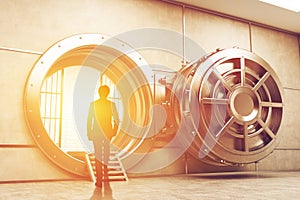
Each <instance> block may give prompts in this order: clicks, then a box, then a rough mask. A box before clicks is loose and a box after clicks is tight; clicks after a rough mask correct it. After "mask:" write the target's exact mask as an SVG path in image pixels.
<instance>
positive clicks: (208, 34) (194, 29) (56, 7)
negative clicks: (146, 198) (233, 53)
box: [0, 0, 300, 182]
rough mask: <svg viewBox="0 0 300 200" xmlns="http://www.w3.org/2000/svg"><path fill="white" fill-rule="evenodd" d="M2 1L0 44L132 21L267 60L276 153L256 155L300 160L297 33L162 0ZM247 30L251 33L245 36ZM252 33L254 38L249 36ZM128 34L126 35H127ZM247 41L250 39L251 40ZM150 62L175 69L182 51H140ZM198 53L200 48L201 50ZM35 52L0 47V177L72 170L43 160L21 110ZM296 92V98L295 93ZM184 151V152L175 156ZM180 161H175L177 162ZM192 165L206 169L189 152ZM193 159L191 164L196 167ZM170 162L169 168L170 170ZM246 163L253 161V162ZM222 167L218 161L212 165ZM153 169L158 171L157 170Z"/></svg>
mask: <svg viewBox="0 0 300 200" xmlns="http://www.w3.org/2000/svg"><path fill="white" fill-rule="evenodd" d="M71 2H72V3H70V1H55V0H49V1H38V0H36V1H29V0H24V1H1V2H0V7H1V8H2V11H1V12H0V26H1V29H0V35H1V41H0V47H9V48H18V49H25V50H30V51H38V52H44V51H46V49H47V48H49V47H50V46H51V45H52V44H54V43H55V42H57V41H59V40H61V39H63V38H66V37H68V36H71V35H74V34H79V33H102V34H107V35H111V36H113V35H117V34H120V33H124V32H126V31H130V30H133V29H137V28H145V27H151V28H164V29H169V30H172V31H176V32H178V33H182V31H183V24H182V20H183V17H184V18H185V33H186V36H187V37H189V38H191V39H192V40H194V41H195V42H196V43H198V44H199V45H200V46H201V47H202V48H203V49H204V50H205V51H206V52H211V51H214V50H215V49H216V48H227V47H232V46H239V47H241V48H245V49H248V50H250V48H252V50H253V51H254V52H255V53H257V54H258V55H260V56H261V57H263V58H264V59H265V60H267V61H268V62H269V63H270V64H271V66H272V67H273V68H274V70H275V71H276V73H277V74H278V75H279V76H280V80H281V82H282V84H283V87H284V91H285V98H284V100H285V109H284V110H285V112H284V120H283V125H282V127H281V129H280V134H281V135H282V136H283V137H282V140H281V143H280V145H279V146H278V147H277V148H276V150H275V151H274V153H273V154H272V155H271V156H269V157H268V158H266V159H264V160H263V161H261V162H260V163H259V164H258V165H259V169H263V170H299V169H300V166H299V163H300V156H299V155H300V154H299V150H300V135H299V134H298V130H299V129H300V124H299V123H298V122H297V114H298V113H299V112H300V102H299V101H300V100H299V99H300V87H299V86H300V84H299V83H300V78H299V77H300V64H299V44H298V37H297V36H295V35H290V34H287V33H281V32H277V31H274V30H269V29H267V28H261V27H256V26H251V34H250V32H249V24H247V23H242V22H238V21H234V20H231V19H225V18H222V17H218V16H214V15H211V14H206V13H203V12H199V11H197V10H194V9H185V10H184V14H183V13H182V7H181V6H178V5H172V4H169V3H165V2H160V1H151V0H126V1H124V0H112V1H105V0H101V1H99V0H80V1H79V0H74V1H71ZM250 35H251V37H250ZM250 38H251V39H252V40H251V41H252V42H250ZM125 42H126V41H125ZM251 45H252V46H251ZM141 54H142V55H143V56H144V57H145V59H146V60H148V61H149V62H156V63H157V62H158V61H157V60H159V61H160V62H159V64H161V65H165V66H168V67H172V68H173V69H174V70H177V69H178V68H179V67H180V65H181V63H180V61H181V59H180V58H178V56H177V57H176V58H174V55H169V54H167V53H166V54H157V53H153V52H147V51H144V52H141ZM199 56H201V55H199ZM37 59H38V55H35V54H28V53H19V52H13V51H8V50H1V51H0V68H1V73H0V91H1V99H0V109H1V111H2V114H1V115H0V158H1V163H0V169H1V172H0V181H2V182H3V181H17V180H45V179H47V180H48V179H68V178H75V177H74V176H72V175H70V174H68V173H66V172H65V171H63V170H61V169H59V168H58V167H56V166H55V165H54V164H52V163H51V162H49V161H48V160H47V158H46V157H45V156H44V155H43V154H42V153H41V152H40V150H39V149H38V148H37V147H36V145H35V144H34V142H33V140H32V138H31V135H30V133H29V131H28V129H27V127H26V123H25V118H24V113H23V90H24V86H25V83H26V78H27V76H28V75H29V73H30V70H31V68H32V66H33V65H34V63H35V61H36V60H37ZM298 96H299V98H298ZM181 159H184V158H181ZM178 163H179V164H178ZM188 163H189V165H190V166H188V167H189V169H190V171H191V172H196V171H208V169H209V168H210V167H209V166H208V167H204V168H202V167H197V166H199V162H198V161H195V160H193V159H192V158H191V159H189V162H188ZM175 165H180V166H178V167H169V168H167V169H165V171H164V170H162V171H161V173H162V174H165V172H166V171H167V172H168V173H178V172H183V171H184V170H183V169H185V162H182V161H181V160H180V161H178V162H176V163H175ZM195 166H196V167H195ZM168 169H169V171H168ZM245 169H254V167H253V165H251V166H247V167H246V168H245ZM216 170H220V169H216ZM158 174H159V173H158Z"/></svg>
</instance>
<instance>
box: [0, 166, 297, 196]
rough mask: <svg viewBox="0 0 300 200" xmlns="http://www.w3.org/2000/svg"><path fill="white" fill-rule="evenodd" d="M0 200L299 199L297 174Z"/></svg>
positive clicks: (221, 176) (161, 181)
mask: <svg viewBox="0 0 300 200" xmlns="http://www.w3.org/2000/svg"><path fill="white" fill-rule="evenodd" d="M0 199H1V200H4V199H5V200H6V199H8V200H15V199H18V200H19V199H22V200H27V199H34V200H48V199H49V200H52V199H53V200H63V199H66V200H95V199H97V200H99V199H116V200H122V199H124V200H125V199H126V200H137V199H146V200H151V199H155V200H159V199H166V200H172V199H180V200H183V199H201V200H205V199H239V200H240V199H255V200H257V199H263V200H266V199H272V200H273V199H289V200H290V199H300V172H264V173H262V172H260V173H217V174H195V175H177V176H167V177H151V178H132V179H129V181H128V182H112V183H110V184H107V185H105V186H104V187H103V189H102V190H100V189H98V188H95V187H94V185H93V184H92V183H91V182H89V181H58V182H36V183H35V182H32V183H13V184H12V183H11V184H0Z"/></svg>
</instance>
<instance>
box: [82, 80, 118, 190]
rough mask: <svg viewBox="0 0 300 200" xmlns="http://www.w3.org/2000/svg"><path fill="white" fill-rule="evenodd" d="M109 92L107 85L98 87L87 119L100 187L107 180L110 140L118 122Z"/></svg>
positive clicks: (97, 183) (114, 133) (98, 185)
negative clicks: (96, 96)
mask: <svg viewBox="0 0 300 200" xmlns="http://www.w3.org/2000/svg"><path fill="white" fill-rule="evenodd" d="M109 92H110V89H109V87H108V86H107V85H103V86H100V87H99V89H98V94H99V96H100V98H99V99H98V100H96V101H94V102H92V103H91V104H90V108H89V115H88V120H87V134H88V139H89V140H92V141H93V144H94V150H95V158H96V159H95V161H96V178H97V182H96V184H95V185H96V186H97V187H102V181H108V169H107V164H108V160H109V155H110V141H111V139H112V137H113V136H115V135H116V132H117V127H118V126H117V124H118V123H119V116H118V113H117V109H116V105H115V103H113V102H111V101H109V100H108V99H107V97H108V95H109ZM113 124H114V125H113ZM104 178H105V179H104Z"/></svg>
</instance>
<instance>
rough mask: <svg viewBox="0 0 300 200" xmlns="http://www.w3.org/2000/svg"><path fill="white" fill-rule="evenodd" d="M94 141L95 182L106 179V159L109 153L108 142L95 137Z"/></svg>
mask: <svg viewBox="0 0 300 200" xmlns="http://www.w3.org/2000/svg"><path fill="white" fill-rule="evenodd" d="M93 142H94V149H95V162H96V178H97V182H98V183H101V182H102V181H108V167H107V165H108V160H109V155H110V148H109V147H110V142H109V141H108V140H107V139H106V138H104V139H101V138H99V139H96V140H94V141H93Z"/></svg>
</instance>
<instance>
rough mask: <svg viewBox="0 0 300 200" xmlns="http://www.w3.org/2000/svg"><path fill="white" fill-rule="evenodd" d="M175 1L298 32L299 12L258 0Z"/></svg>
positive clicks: (299, 32)
mask: <svg viewBox="0 0 300 200" xmlns="http://www.w3.org/2000/svg"><path fill="white" fill-rule="evenodd" d="M175 1H176V2H179V3H183V4H187V5H192V6H195V7H199V8H205V9H208V10H212V11H217V12H219V13H224V14H226V15H230V16H234V17H238V18H242V19H246V20H249V21H252V22H258V23H261V24H265V25H268V26H272V27H276V28H279V29H283V30H287V31H289V32H294V33H298V34H300V12H298V13H296V12H292V11H289V10H286V9H283V8H279V7H276V6H272V5H269V4H266V3H263V2H260V1H259V0H226V1H224V0H175ZM299 3H300V1H299Z"/></svg>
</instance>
